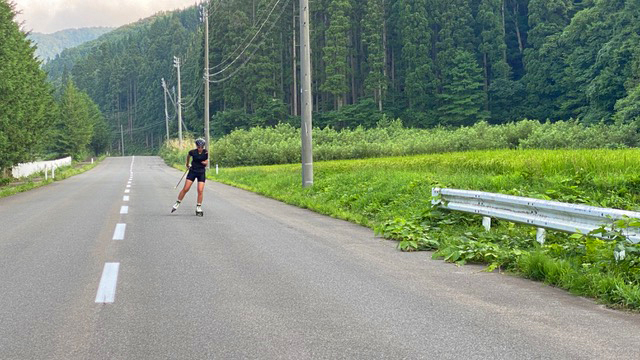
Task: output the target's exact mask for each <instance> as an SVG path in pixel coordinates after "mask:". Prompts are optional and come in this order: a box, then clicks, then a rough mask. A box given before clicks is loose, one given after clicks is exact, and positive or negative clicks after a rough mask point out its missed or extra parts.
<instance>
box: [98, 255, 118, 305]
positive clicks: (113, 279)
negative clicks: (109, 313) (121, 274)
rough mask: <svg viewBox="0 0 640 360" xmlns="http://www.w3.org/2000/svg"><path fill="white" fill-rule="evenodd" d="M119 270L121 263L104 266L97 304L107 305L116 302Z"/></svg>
mask: <svg viewBox="0 0 640 360" xmlns="http://www.w3.org/2000/svg"><path fill="white" fill-rule="evenodd" d="M119 269H120V263H106V264H104V269H103V270H102V278H100V285H98V293H97V294H96V302H97V303H102V304H107V303H113V301H114V300H115V298H116V283H117V282H118V270H119Z"/></svg>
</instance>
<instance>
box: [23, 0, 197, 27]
mask: <svg viewBox="0 0 640 360" xmlns="http://www.w3.org/2000/svg"><path fill="white" fill-rule="evenodd" d="M13 1H14V2H15V4H16V8H17V10H19V11H21V12H22V14H20V15H18V17H17V20H18V21H20V22H24V25H23V26H24V30H26V31H34V32H41V33H52V32H56V31H58V30H63V29H69V28H82V27H92V26H111V27H118V26H121V25H124V24H129V23H131V22H134V21H137V20H139V19H142V18H146V17H148V16H151V15H153V14H155V13H157V12H158V11H161V10H175V9H181V8H185V7H187V6H191V5H195V4H196V0H13Z"/></svg>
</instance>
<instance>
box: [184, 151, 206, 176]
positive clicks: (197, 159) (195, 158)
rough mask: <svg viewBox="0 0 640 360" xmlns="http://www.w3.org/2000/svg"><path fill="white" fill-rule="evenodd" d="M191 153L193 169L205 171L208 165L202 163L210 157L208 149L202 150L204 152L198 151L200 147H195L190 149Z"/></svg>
mask: <svg viewBox="0 0 640 360" xmlns="http://www.w3.org/2000/svg"><path fill="white" fill-rule="evenodd" d="M189 155H190V156H191V159H192V160H191V170H193V171H194V172H204V171H205V169H206V166H204V165H203V164H202V161H205V160H207V159H209V152H207V150H206V149H203V150H202V154H199V153H198V149H193V150H191V151H189Z"/></svg>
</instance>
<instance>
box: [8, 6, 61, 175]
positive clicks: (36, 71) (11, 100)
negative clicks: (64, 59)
mask: <svg viewBox="0 0 640 360" xmlns="http://www.w3.org/2000/svg"><path fill="white" fill-rule="evenodd" d="M14 17H15V10H14V9H13V6H12V5H11V4H10V3H9V2H7V1H6V0H0V168H1V169H4V170H6V169H8V168H10V167H11V166H13V165H15V164H17V163H19V162H25V161H32V160H33V159H34V158H36V157H38V156H39V155H40V154H41V153H42V151H43V150H44V146H45V145H46V142H47V135H48V133H49V131H50V129H51V126H50V123H49V120H50V118H49V116H48V110H49V109H51V108H52V107H53V106H52V102H53V97H52V94H51V87H50V86H49V85H48V84H47V83H46V81H45V79H46V75H45V73H44V72H43V71H42V70H41V69H40V63H39V61H38V60H36V58H35V56H34V51H35V47H34V46H33V45H32V44H31V42H30V41H29V40H28V39H27V38H26V35H25V34H24V33H23V32H22V31H20V29H19V27H18V24H17V23H15V22H14Z"/></svg>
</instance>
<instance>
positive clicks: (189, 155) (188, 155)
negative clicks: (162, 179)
mask: <svg viewBox="0 0 640 360" xmlns="http://www.w3.org/2000/svg"><path fill="white" fill-rule="evenodd" d="M190 157H191V154H187V163H186V165H185V166H186V167H187V169H188V168H189V158H190Z"/></svg>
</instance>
